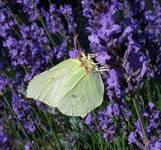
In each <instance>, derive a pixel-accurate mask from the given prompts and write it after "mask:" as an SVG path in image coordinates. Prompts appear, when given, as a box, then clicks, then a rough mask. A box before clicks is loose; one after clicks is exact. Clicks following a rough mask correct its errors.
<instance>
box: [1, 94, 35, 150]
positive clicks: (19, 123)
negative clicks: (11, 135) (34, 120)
mask: <svg viewBox="0 0 161 150" xmlns="http://www.w3.org/2000/svg"><path fill="white" fill-rule="evenodd" d="M3 98H4V100H5V102H6V104H7V106H8V108H9V109H10V110H11V112H12V114H13V115H14V117H15V119H16V121H17V122H18V125H19V126H20V127H21V129H22V131H23V133H24V135H25V136H26V138H27V140H28V141H29V142H30V145H31V147H32V148H33V149H34V150H36V148H35V147H34V145H33V143H32V141H31V140H30V138H29V136H28V134H27V133H26V131H25V129H24V128H23V126H22V124H21V122H20V121H19V119H18V118H17V115H16V113H15V112H14V111H13V109H12V107H11V105H10V104H9V102H8V100H7V99H6V97H5V96H3Z"/></svg>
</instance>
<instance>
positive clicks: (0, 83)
mask: <svg viewBox="0 0 161 150" xmlns="http://www.w3.org/2000/svg"><path fill="white" fill-rule="evenodd" d="M7 85H8V79H7V78H6V77H4V76H0V93H1V92H2V91H3V90H4V88H5V87H6V86H7Z"/></svg>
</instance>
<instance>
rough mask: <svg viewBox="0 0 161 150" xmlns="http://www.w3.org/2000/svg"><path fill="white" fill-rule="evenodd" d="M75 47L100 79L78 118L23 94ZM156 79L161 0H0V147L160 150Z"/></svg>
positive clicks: (74, 54)
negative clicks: (99, 99) (91, 107)
mask: <svg viewBox="0 0 161 150" xmlns="http://www.w3.org/2000/svg"><path fill="white" fill-rule="evenodd" d="M82 52H83V53H84V54H85V55H89V54H90V55H91V56H93V57H91V59H92V61H93V62H94V65H95V66H97V68H98V69H99V70H97V71H98V73H99V74H100V75H101V79H102V81H103V86H104V93H103V102H102V104H101V105H100V106H99V107H97V108H95V109H94V110H92V111H91V112H89V111H88V114H87V115H86V116H85V117H84V118H82V117H79V116H68V115H65V114H62V113H61V111H59V109H57V108H56V107H51V106H49V105H46V104H45V103H43V102H40V101H39V100H35V99H32V98H27V97H26V95H27V88H28V85H29V82H31V81H32V79H33V78H34V77H35V76H36V75H38V74H40V73H41V72H43V71H45V70H49V69H50V68H52V67H55V66H57V64H59V63H61V62H63V61H65V60H68V59H78V55H79V54H81V53H82ZM78 60H79V59H78ZM102 68H103V69H102ZM101 69H102V70H101ZM72 73H73V72H72V71H71V72H69V73H68V75H69V76H70V74H71V75H72ZM44 78H45V77H44ZM98 82H99V81H95V83H98ZM160 82H161V0H0V150H161V83H160ZM42 88H43V87H42ZM60 90H61V89H60ZM62 90H63V89H62ZM82 90H84V89H82ZM82 90H80V91H78V92H82ZM85 90H88V86H85ZM33 92H34V89H33ZM58 92H60V91H58ZM97 93H98V94H99V91H93V93H90V95H88V96H89V97H90V96H91V95H93V94H96V96H97ZM56 95H57V94H55V95H54V96H53V97H52V98H53V101H54V98H55V97H56ZM76 96H77V95H76ZM69 101H70V99H69ZM90 103H92V99H88V105H90ZM64 107H65V106H64ZM83 109H84V108H83V106H82V107H79V108H78V109H77V111H79V112H81V111H82V110H83Z"/></svg>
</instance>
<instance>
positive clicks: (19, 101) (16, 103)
mask: <svg viewBox="0 0 161 150" xmlns="http://www.w3.org/2000/svg"><path fill="white" fill-rule="evenodd" d="M12 108H13V110H14V112H15V113H16V115H17V117H18V119H19V120H20V121H21V122H22V124H23V126H24V128H25V129H27V131H28V132H30V133H33V132H35V130H36V127H35V123H34V121H33V120H32V117H31V107H30V105H29V103H28V102H27V101H26V100H24V99H23V98H22V97H20V96H16V95H14V96H13V97H12Z"/></svg>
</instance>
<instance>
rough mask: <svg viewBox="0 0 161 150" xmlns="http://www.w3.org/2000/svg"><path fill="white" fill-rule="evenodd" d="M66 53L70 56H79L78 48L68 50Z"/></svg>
mask: <svg viewBox="0 0 161 150" xmlns="http://www.w3.org/2000/svg"><path fill="white" fill-rule="evenodd" d="M68 53H69V57H70V58H79V55H80V50H70V51H69V52H68Z"/></svg>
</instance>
